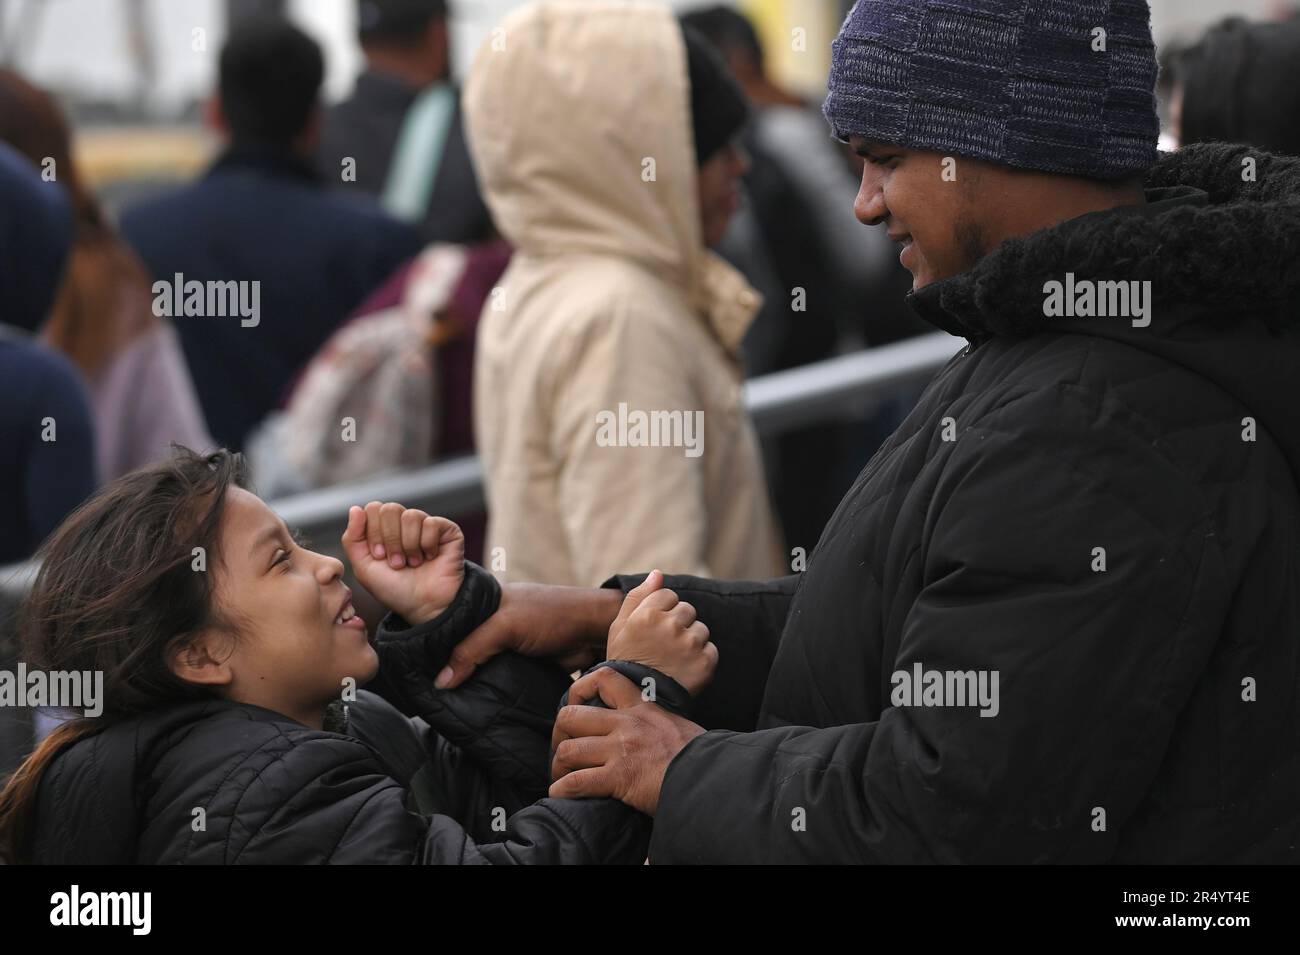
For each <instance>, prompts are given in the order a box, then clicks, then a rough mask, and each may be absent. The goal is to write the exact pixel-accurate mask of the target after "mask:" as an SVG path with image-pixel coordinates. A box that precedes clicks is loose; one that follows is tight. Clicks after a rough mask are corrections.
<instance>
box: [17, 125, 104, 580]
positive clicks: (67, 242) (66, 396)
mask: <svg viewBox="0 0 1300 955" xmlns="http://www.w3.org/2000/svg"><path fill="white" fill-rule="evenodd" d="M74 228H75V223H74V218H73V210H72V204H71V202H70V201H69V199H68V197H67V195H66V194H65V193H64V191H63V190H62V189H60V188H59V187H58V186H57V185H55V184H53V183H47V182H44V181H42V179H41V177H40V174H39V173H38V172H37V171H36V169H35V168H33V167H32V164H31V162H30V161H28V160H27V159H26V158H25V157H24V156H22V155H21V154H20V153H18V152H16V151H15V150H13V149H12V148H11V147H9V146H8V145H6V144H4V143H0V447H3V448H4V463H3V465H0V565H3V564H9V563H12V562H14V561H18V560H23V559H26V558H27V557H30V556H31V554H32V552H33V551H35V549H36V547H37V546H38V545H39V544H40V543H41V541H43V540H44V539H45V538H46V536H48V535H49V533H50V532H51V531H53V530H54V528H55V527H57V526H58V525H59V523H60V522H61V521H62V520H63V518H64V517H66V516H67V515H68V513H69V512H70V511H72V510H73V509H74V508H75V507H76V506H77V505H78V504H80V503H81V502H82V501H83V500H85V499H86V498H87V497H88V496H89V495H90V493H91V492H92V491H93V490H94V489H95V486H96V483H97V480H96V473H95V431H94V422H93V420H92V418H91V412H90V407H89V404H88V402H87V395H86V389H85V385H84V383H83V381H82V378H81V375H80V374H79V373H78V371H77V369H76V367H75V366H74V365H73V364H72V362H70V361H68V360H67V359H66V358H64V357H63V356H62V355H60V354H58V353H57V352H54V351H52V350H50V349H49V348H47V347H44V346H42V345H41V344H40V343H38V342H37V341H36V340H35V339H34V338H33V333H34V332H35V330H36V329H37V328H38V327H39V326H40V325H42V324H43V323H44V322H45V320H46V318H47V316H48V314H49V309H50V305H51V303H53V301H54V297H55V295H56V294H57V292H58V288H59V282H60V280H61V278H62V276H63V272H64V264H65V262H66V261H67V258H68V253H69V251H70V250H71V248H72V243H73V231H74Z"/></svg>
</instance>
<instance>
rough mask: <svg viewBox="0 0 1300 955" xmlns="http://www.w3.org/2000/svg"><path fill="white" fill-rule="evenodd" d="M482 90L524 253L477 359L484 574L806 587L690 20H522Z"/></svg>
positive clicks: (578, 8) (512, 231)
mask: <svg viewBox="0 0 1300 955" xmlns="http://www.w3.org/2000/svg"><path fill="white" fill-rule="evenodd" d="M464 96H465V110H466V127H467V133H468V136H469V141H470V147H471V151H472V155H473V157H474V162H475V165H476V167H477V171H478V174H479V177H480V181H481V182H482V185H483V189H484V195H485V198H486V200H487V203H488V206H489V208H490V209H491V211H492V214H493V216H494V218H495V220H496V223H497V225H498V227H499V228H500V229H501V231H502V233H503V234H504V235H505V237H506V238H507V239H508V240H509V241H510V243H511V244H512V245H513V246H514V248H515V250H516V254H515V257H514V258H513V260H512V261H511V264H510V267H509V269H508V270H507V272H506V274H505V275H504V276H503V278H502V281H501V283H500V285H499V286H498V287H497V288H496V289H495V290H494V292H493V294H492V296H491V298H490V299H489V301H488V304H487V305H486V307H485V309H484V314H483V318H482V321H481V324H480V326H479V332H478V343H477V354H476V359H475V384H474V401H475V409H474V418H475V431H476V441H477V444H478V449H479V452H480V454H481V457H482V460H483V464H484V468H485V472H486V478H487V497H488V509H489V521H488V540H487V551H486V555H485V556H486V561H487V563H489V565H491V566H492V567H493V569H494V570H496V571H497V573H498V575H499V576H502V577H503V578H504V579H506V580H512V581H517V580H529V581H537V582H541V583H558V584H575V585H578V584H587V585H590V584H597V583H600V582H601V581H602V580H604V579H605V578H606V577H608V576H610V575H611V574H614V573H616V572H618V571H621V570H627V569H629V568H633V569H635V568H645V567H658V568H661V569H663V570H664V571H666V572H676V573H685V574H697V575H701V576H710V577H721V578H731V579H742V580H743V579H761V578H764V577H769V576H773V575H777V574H780V573H782V572H788V571H785V570H784V569H783V566H784V560H783V558H782V554H781V545H780V543H779V540H778V533H777V530H776V526H775V521H774V518H773V516H772V511H771V505H770V502H769V498H768V491H767V485H766V482H765V480H764V476H763V469H762V463H761V460H760V457H759V451H758V443H757V439H756V437H755V434H754V429H753V425H752V422H751V421H750V419H749V416H748V413H747V411H746V409H745V406H744V403H743V394H742V377H743V376H742V368H741V364H740V358H739V345H740V342H741V339H742V338H743V337H744V334H745V331H746V329H747V328H748V326H749V324H750V322H751V321H752V320H753V317H754V314H755V312H756V311H757V308H758V306H759V305H760V304H761V299H760V298H759V296H758V295H757V293H755V292H754V290H753V289H752V288H750V286H749V285H748V284H747V283H746V281H745V280H744V278H743V277H742V276H741V275H740V273H739V272H737V271H736V270H734V269H733V268H732V267H731V266H729V265H727V264H726V263H725V262H723V261H722V260H721V259H720V258H719V257H718V256H716V255H715V254H713V253H712V252H710V251H709V250H708V248H707V247H706V245H705V226H704V224H703V220H705V219H706V218H707V217H708V214H709V213H714V215H713V222H714V224H715V225H716V219H717V216H716V205H714V206H703V208H705V209H706V214H705V215H702V213H701V208H702V203H701V198H700V195H701V192H700V186H699V184H700V182H701V181H702V174H701V172H700V171H699V170H698V169H697V165H696V151H697V150H696V144H695V140H694V133H693V124H692V114H691V82H690V72H689V70H688V57H687V49H686V43H685V40H684V37H683V34H682V31H681V28H680V27H679V25H678V23H677V22H676V20H675V19H674V18H673V16H672V14H671V13H670V12H669V11H668V10H667V9H666V8H664V7H660V6H657V5H626V4H615V3H587V2H583V3H576V2H554V3H548V4H545V5H530V6H528V7H525V8H522V9H521V10H518V11H516V12H515V13H513V14H512V15H511V16H509V17H508V18H507V19H506V20H504V21H503V23H502V24H501V25H500V26H499V27H498V28H497V29H496V30H495V31H493V33H492V35H491V37H490V38H489V40H488V41H487V43H486V44H485V46H484V47H483V49H482V50H481V51H480V53H479V55H478V57H477V59H476V61H475V63H474V65H473V67H472V69H471V71H470V74H469V78H468V82H467V83H466V86H465V94H464ZM726 149H727V150H729V151H730V154H731V155H732V156H735V155H738V154H737V153H736V152H735V150H734V147H732V146H727V147H726ZM741 170H742V171H743V158H742V159H741ZM703 175H707V174H703ZM733 188H734V183H733ZM731 211H734V206H733V207H732V210H731ZM710 231H714V230H712V229H711V230H710ZM654 412H660V413H662V412H669V413H676V414H673V415H671V417H670V416H669V415H662V414H661V415H660V416H659V423H660V424H663V423H665V422H667V421H669V420H672V423H673V425H674V427H673V428H672V429H668V428H661V429H660V434H659V435H658V438H659V446H649V445H648V444H647V443H646V442H648V441H651V440H653V439H654V435H653V433H652V432H651V431H649V430H648V429H647V431H646V432H644V433H641V434H638V433H637V432H636V430H635V426H636V423H637V418H638V413H640V414H644V415H646V416H647V418H646V420H647V421H649V420H650V419H652V418H654V417H655V416H654V414H653V413H654ZM624 421H626V422H627V423H628V425H629V427H628V428H627V429H626V431H624V429H623V427H622V422H624ZM678 421H680V422H681V427H680V428H678V427H677V423H678ZM696 422H702V434H694V433H692V431H691V430H690V429H691V428H692V427H693V426H694V425H695V424H696ZM670 430H671V433H667V432H669V431H670ZM611 439H613V442H612V443H611Z"/></svg>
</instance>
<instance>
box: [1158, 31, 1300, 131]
mask: <svg viewBox="0 0 1300 955" xmlns="http://www.w3.org/2000/svg"><path fill="white" fill-rule="evenodd" d="M1172 72H1173V77H1172V79H1173V89H1172V98H1171V102H1170V112H1171V117H1170V119H1171V125H1172V127H1173V129H1172V132H1173V134H1174V136H1175V138H1176V139H1177V141H1178V143H1179V145H1182V146H1189V145H1191V144H1193V143H1206V142H1224V143H1244V144H1246V145H1248V146H1255V147H1256V148H1258V149H1262V150H1265V151H1267V152H1278V153H1286V154H1288V155H1291V156H1297V155H1300V19H1292V20H1287V21H1284V22H1281V23H1249V22H1247V21H1246V20H1243V19H1241V18H1239V17H1232V18H1229V19H1227V20H1224V21H1222V22H1220V23H1218V24H1216V25H1215V26H1213V27H1211V28H1210V29H1209V30H1208V31H1207V32H1206V34H1205V36H1204V37H1202V38H1201V40H1200V41H1199V42H1197V43H1195V44H1194V45H1192V46H1191V47H1190V48H1188V49H1186V50H1184V51H1182V53H1181V54H1180V55H1178V56H1177V57H1176V58H1175V60H1174V64H1173V71H1172Z"/></svg>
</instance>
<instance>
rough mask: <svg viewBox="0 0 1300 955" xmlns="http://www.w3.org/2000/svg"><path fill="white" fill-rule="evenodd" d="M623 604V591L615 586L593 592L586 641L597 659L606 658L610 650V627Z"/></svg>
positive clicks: (600, 588) (589, 605) (597, 660)
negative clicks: (608, 648)
mask: <svg viewBox="0 0 1300 955" xmlns="http://www.w3.org/2000/svg"><path fill="white" fill-rule="evenodd" d="M622 606H623V592H622V591H621V590H617V589H615V588H613V587H598V588H596V589H595V590H594V591H593V592H592V596H591V599H590V601H589V603H588V618H587V626H586V628H585V630H586V643H587V646H588V648H590V650H591V651H592V653H594V654H596V661H594V662H599V661H600V660H603V659H605V656H606V653H607V652H608V651H607V649H606V647H607V644H608V643H609V628H610V626H611V625H613V623H614V620H615V619H616V618H617V617H618V611H619V608H621V607H622Z"/></svg>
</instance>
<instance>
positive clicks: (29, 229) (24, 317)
mask: <svg viewBox="0 0 1300 955" xmlns="http://www.w3.org/2000/svg"><path fill="white" fill-rule="evenodd" d="M72 232H73V221H72V203H71V202H70V201H69V200H68V194H67V190H66V189H64V188H63V184H62V183H59V182H46V181H45V180H44V179H42V178H41V176H40V173H39V172H38V171H37V169H36V167H35V166H33V165H32V164H31V163H30V162H28V160H27V157H26V156H24V155H22V154H21V153H19V152H17V151H16V150H14V149H13V148H12V147H11V146H9V144H7V143H0V323H3V324H5V325H14V326H17V327H18V328H21V329H24V330H26V331H29V332H34V331H36V330H37V329H38V328H40V326H41V325H43V324H44V323H45V319H46V318H48V317H49V312H50V306H51V305H53V304H54V296H55V294H56V293H57V292H58V290H59V284H60V282H62V280H63V269H64V267H65V266H66V265H67V263H68V253H69V252H70V251H71V250H72Z"/></svg>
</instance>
